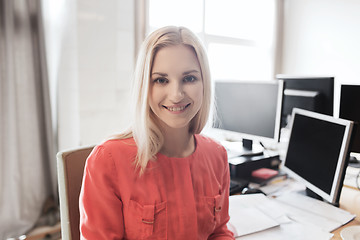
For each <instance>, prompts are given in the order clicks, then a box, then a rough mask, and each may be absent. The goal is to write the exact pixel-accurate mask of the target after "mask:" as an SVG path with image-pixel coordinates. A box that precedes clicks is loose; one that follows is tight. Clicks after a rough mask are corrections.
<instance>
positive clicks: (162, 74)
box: [151, 69, 199, 77]
mask: <svg viewBox="0 0 360 240" xmlns="http://www.w3.org/2000/svg"><path fill="white" fill-rule="evenodd" d="M190 73H199V71H198V70H195V69H193V70H189V71H186V72H183V75H188V74H190ZM155 74H156V75H160V76H162V77H167V74H166V73H162V72H153V73H152V74H151V75H155Z"/></svg>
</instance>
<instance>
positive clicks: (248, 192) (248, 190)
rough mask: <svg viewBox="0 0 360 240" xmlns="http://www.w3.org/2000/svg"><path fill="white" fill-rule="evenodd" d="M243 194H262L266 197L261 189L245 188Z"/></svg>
mask: <svg viewBox="0 0 360 240" xmlns="http://www.w3.org/2000/svg"><path fill="white" fill-rule="evenodd" d="M241 193H242V194H254V193H262V194H264V195H265V196H266V194H265V193H264V192H263V191H261V190H260V189H258V188H244V189H243V190H242V191H241Z"/></svg>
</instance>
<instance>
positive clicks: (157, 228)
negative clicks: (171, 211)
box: [124, 200, 167, 239]
mask: <svg viewBox="0 0 360 240" xmlns="http://www.w3.org/2000/svg"><path fill="white" fill-rule="evenodd" d="M166 210H167V209H166V202H162V203H158V204H154V205H141V204H140V203H138V202H136V201H133V200H130V202H129V206H128V209H127V211H126V212H127V213H126V214H125V212H124V223H125V236H126V238H127V239H166V232H167V211H166Z"/></svg>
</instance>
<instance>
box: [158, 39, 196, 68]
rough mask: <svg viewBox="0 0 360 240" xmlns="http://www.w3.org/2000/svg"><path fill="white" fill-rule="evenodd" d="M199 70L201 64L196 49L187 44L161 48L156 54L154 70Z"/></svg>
mask: <svg viewBox="0 0 360 240" xmlns="http://www.w3.org/2000/svg"><path fill="white" fill-rule="evenodd" d="M189 69H192V70H198V71H199V72H200V64H199V61H198V58H197V56H196V54H195V52H194V50H193V49H192V48H191V47H189V46H186V45H182V44H181V45H175V46H167V47H163V48H161V49H160V50H159V51H158V52H157V53H156V55H155V57H154V61H153V66H152V72H157V71H160V72H161V71H186V70H189Z"/></svg>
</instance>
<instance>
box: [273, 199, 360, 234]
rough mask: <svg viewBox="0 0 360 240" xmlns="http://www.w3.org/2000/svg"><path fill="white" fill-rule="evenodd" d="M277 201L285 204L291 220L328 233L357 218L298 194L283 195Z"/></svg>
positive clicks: (327, 204)
mask: <svg viewBox="0 0 360 240" xmlns="http://www.w3.org/2000/svg"><path fill="white" fill-rule="evenodd" d="M276 200H277V201H279V202H282V203H283V204H284V205H283V206H284V210H285V211H286V214H287V215H288V216H289V217H290V218H292V219H294V220H296V221H298V222H301V223H304V224H313V225H314V226H318V227H320V228H322V229H323V230H325V231H328V232H331V231H333V230H335V229H337V228H339V227H341V226H342V225H344V224H346V223H348V222H350V221H351V220H352V219H354V218H355V215H354V214H350V213H349V212H347V211H345V210H343V209H340V208H337V207H335V206H332V205H330V204H329V203H326V202H323V201H320V200H317V199H314V198H310V197H307V196H305V195H302V194H298V193H288V194H283V195H281V196H279V197H277V198H276Z"/></svg>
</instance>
